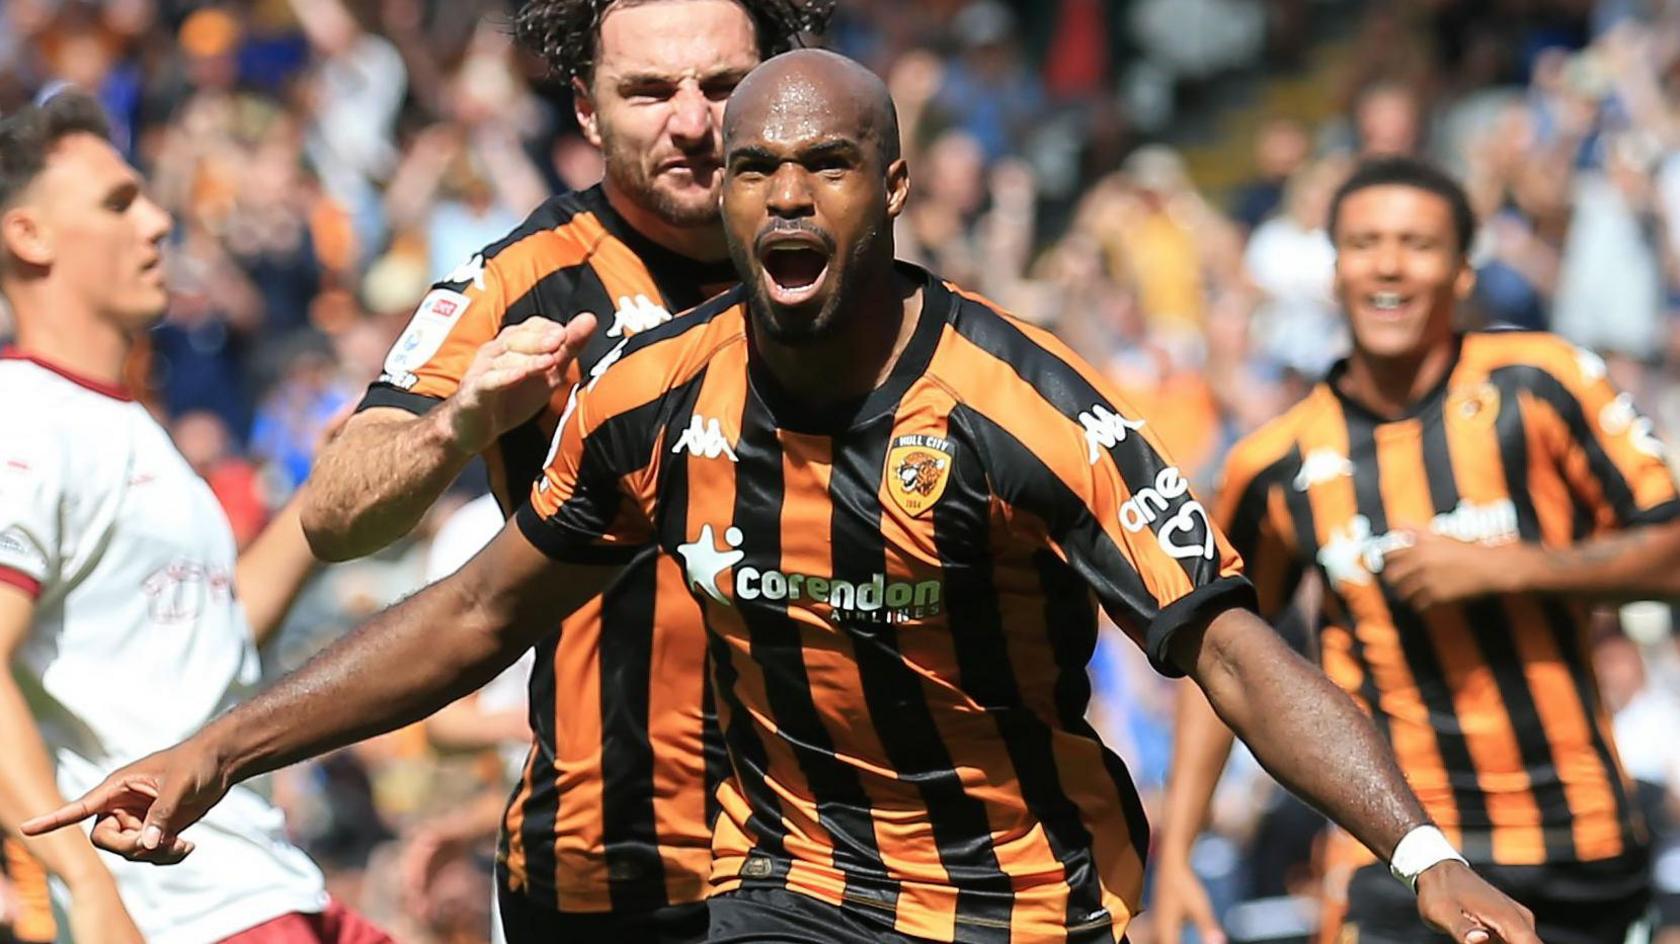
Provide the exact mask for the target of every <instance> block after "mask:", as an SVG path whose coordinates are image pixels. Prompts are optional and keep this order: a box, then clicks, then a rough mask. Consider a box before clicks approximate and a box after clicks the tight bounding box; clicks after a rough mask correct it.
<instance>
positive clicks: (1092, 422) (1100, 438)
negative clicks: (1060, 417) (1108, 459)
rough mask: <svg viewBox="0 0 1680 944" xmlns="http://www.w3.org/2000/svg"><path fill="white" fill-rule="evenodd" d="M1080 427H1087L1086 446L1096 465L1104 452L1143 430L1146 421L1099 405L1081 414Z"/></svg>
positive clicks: (1092, 462)
mask: <svg viewBox="0 0 1680 944" xmlns="http://www.w3.org/2000/svg"><path fill="white" fill-rule="evenodd" d="M1079 425H1080V426H1083V427H1085V444H1086V446H1087V447H1088V448H1089V449H1090V453H1091V464H1092V465H1096V464H1097V460H1098V459H1101V458H1102V456H1103V453H1104V452H1106V451H1108V450H1110V449H1113V448H1114V447H1115V446H1117V445H1119V444H1120V443H1123V442H1125V441H1126V437H1127V436H1128V435H1130V434H1131V433H1135V432H1137V431H1138V430H1140V429H1142V428H1143V426H1144V421H1143V420H1131V419H1127V418H1126V417H1124V416H1121V415H1120V414H1118V413H1116V412H1114V411H1113V410H1110V409H1108V408H1107V407H1105V406H1103V405H1102V404H1100V403H1099V404H1097V405H1096V406H1093V407H1091V408H1090V409H1089V410H1087V411H1085V412H1084V413H1081V414H1079Z"/></svg>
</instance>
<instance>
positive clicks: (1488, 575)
mask: <svg viewBox="0 0 1680 944" xmlns="http://www.w3.org/2000/svg"><path fill="white" fill-rule="evenodd" d="M1411 535H1412V544H1411V546H1410V547H1403V548H1398V549H1396V550H1393V551H1390V552H1389V553H1388V554H1387V555H1385V557H1384V561H1383V572H1382V579H1383V580H1384V581H1385V582H1387V583H1388V584H1389V585H1390V586H1392V587H1394V588H1395V590H1396V591H1398V592H1399V593H1400V595H1401V597H1402V598H1404V599H1405V600H1406V602H1407V603H1409V604H1411V605H1412V606H1413V607H1416V608H1418V609H1424V608H1427V607H1431V606H1440V605H1443V604H1447V603H1456V602H1458V601H1460V600H1465V599H1468V598H1471V597H1478V596H1486V595H1489V594H1499V593H1555V594H1563V595H1566V596H1574V597H1580V598H1583V599H1586V600H1591V601H1595V602H1621V601H1626V600H1638V599H1674V598H1677V597H1680V520H1676V521H1669V522H1664V523H1662V524H1652V525H1643V526H1639V527H1634V528H1629V529H1628V530H1626V531H1619V532H1616V533H1614V534H1608V535H1604V536H1602V537H1596V538H1590V539H1588V540H1585V541H1581V542H1580V543H1578V544H1572V545H1570V546H1568V547H1556V548H1553V547H1542V546H1541V545H1538V544H1526V543H1513V544H1500V545H1494V546H1487V545H1482V544H1470V543H1466V542H1464V541H1459V540H1456V539H1454V538H1450V537H1444V536H1442V535H1439V534H1431V533H1428V532H1421V531H1414V532H1411Z"/></svg>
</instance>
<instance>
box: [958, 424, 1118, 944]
mask: <svg viewBox="0 0 1680 944" xmlns="http://www.w3.org/2000/svg"><path fill="white" fill-rule="evenodd" d="M951 424H952V434H953V436H955V437H957V438H958V442H959V446H958V449H957V453H956V460H955V461H956V466H955V468H953V469H952V472H951V477H950V480H949V482H948V484H947V485H946V493H945V497H944V498H943V500H941V501H940V502H939V503H938V504H936V505H934V506H933V527H934V544H935V546H936V548H937V550H938V553H939V558H940V564H941V566H942V567H943V579H944V582H945V596H946V600H947V606H946V614H947V618H948V620H949V622H950V625H951V626H952V633H951V636H952V642H953V645H954V646H955V647H956V658H957V668H958V673H959V675H960V677H961V679H960V681H961V684H962V687H963V692H964V693H965V694H967V695H968V697H969V698H971V699H972V700H973V701H974V702H975V703H976V704H978V705H980V706H981V707H982V708H984V709H985V710H986V713H987V714H988V715H989V716H990V717H991V718H992V719H993V721H994V723H996V725H997V729H998V734H999V735H1000V736H1001V737H1002V738H1003V744H1004V749H1005V751H1007V753H1008V755H1009V761H1010V765H1011V766H1012V767H1013V768H1014V770H1015V776H1016V778H1017V780H1018V782H1019V784H1020V791H1021V798H1022V800H1023V802H1025V803H1026V806H1027V809H1028V810H1029V811H1030V812H1031V813H1032V816H1033V819H1034V820H1035V821H1037V822H1039V823H1041V824H1043V827H1044V836H1045V840H1046V842H1048V843H1049V846H1050V852H1051V854H1052V855H1054V856H1055V857H1056V861H1058V862H1060V863H1061V864H1062V869H1063V872H1064V875H1065V877H1064V879H1063V880H1064V881H1065V882H1066V883H1067V885H1068V891H1069V898H1068V920H1069V923H1070V924H1071V925H1074V926H1077V925H1078V924H1079V923H1082V922H1084V921H1086V920H1088V919H1089V918H1090V916H1091V915H1094V914H1097V913H1098V912H1100V911H1101V910H1102V907H1103V904H1102V885H1101V880H1100V876H1099V875H1098V873H1097V869H1096V865H1095V862H1094V861H1093V856H1092V851H1091V834H1090V832H1089V831H1088V830H1087V829H1086V828H1085V824H1084V820H1083V819H1082V818H1081V816H1080V812H1079V807H1078V806H1077V805H1076V804H1075V803H1074V802H1073V800H1072V799H1070V798H1069V797H1068V795H1067V793H1066V791H1065V790H1063V788H1062V780H1061V774H1060V772H1059V771H1058V770H1057V765H1056V755H1055V753H1054V752H1053V751H1052V749H1051V744H1052V737H1053V732H1052V729H1051V727H1050V725H1049V719H1045V718H1041V717H1039V716H1038V715H1037V714H1036V713H1035V712H1033V710H1032V709H1031V708H1029V707H1028V706H1027V704H1026V702H1025V700H1024V699H1023V698H1022V696H1021V691H1020V686H1019V683H1018V681H1017V679H1016V677H1015V673H1014V672H1012V671H1011V670H1010V666H1011V665H1012V664H1013V662H1012V660H1011V658H1010V654H1009V643H1008V638H1007V636H1006V635H1005V633H1004V628H1003V616H1002V613H1001V611H1000V609H999V607H998V587H997V581H996V576H995V573H994V571H995V567H996V564H995V560H994V558H993V555H992V535H991V529H992V527H993V521H992V520H991V516H990V513H989V497H990V495H989V493H988V491H987V487H986V475H985V471H984V469H983V468H982V467H981V464H980V461H979V456H978V454H977V451H976V449H975V448H972V447H971V446H972V444H973V443H974V442H975V437H974V435H973V433H972V431H970V430H967V429H966V427H967V426H968V422H967V419H966V418H965V417H964V415H963V414H961V413H960V412H959V413H954V414H953V415H952V417H951ZM1079 594H1080V596H1081V597H1082V598H1088V597H1089V594H1090V590H1089V588H1087V587H1085V586H1081V587H1080V590H1079ZM1088 622H1090V623H1094V620H1089V621H1088ZM1069 631H1070V632H1085V633H1090V632H1094V625H1092V626H1091V628H1089V629H1084V628H1072V629H1070V630H1069ZM1080 671H1081V673H1083V671H1084V670H1083V668H1081V670H1080Z"/></svg>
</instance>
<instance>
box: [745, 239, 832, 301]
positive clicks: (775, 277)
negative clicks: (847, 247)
mask: <svg viewBox="0 0 1680 944" xmlns="http://www.w3.org/2000/svg"><path fill="white" fill-rule="evenodd" d="M832 257H833V250H832V249H831V248H830V246H829V243H828V241H827V240H825V239H824V238H823V237H822V236H820V235H819V234H817V233H815V232H812V231H811V230H806V229H784V230H771V231H770V232H768V233H766V234H765V235H763V236H761V237H759V240H758V258H759V263H760V265H761V267H762V268H763V271H764V276H763V278H764V291H765V294H766V295H767V296H769V299H770V301H772V302H774V303H775V304H777V305H781V306H784V307H795V306H798V305H803V304H805V303H806V302H809V301H810V300H811V299H813V298H815V297H816V295H817V293H818V292H819V291H821V290H822V286H823V282H824V280H825V279H827V277H828V269H829V260H830V259H831V258H832Z"/></svg>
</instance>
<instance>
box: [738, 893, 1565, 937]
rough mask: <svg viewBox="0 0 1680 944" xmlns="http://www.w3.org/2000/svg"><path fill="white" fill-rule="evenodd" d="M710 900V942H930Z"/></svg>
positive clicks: (838, 915) (808, 908)
mask: <svg viewBox="0 0 1680 944" xmlns="http://www.w3.org/2000/svg"><path fill="white" fill-rule="evenodd" d="M709 904H710V905H711V911H712V931H711V934H710V935H709V936H708V937H707V938H706V940H707V941H708V942H710V944H933V942H931V941H928V940H927V939H926V938H920V937H910V936H908V935H904V934H898V933H895V932H893V931H892V930H891V929H890V928H889V927H888V926H887V925H885V924H884V923H882V922H877V921H871V920H868V919H866V918H864V917H863V916H860V915H857V914H854V913H852V912H850V911H847V910H845V909H844V908H837V907H835V906H834V905H831V904H829V903H828V902H826V901H818V900H817V899H815V898H811V897H810V896H808V895H800V894H797V893H795V892H790V891H786V890H785V889H780V888H743V889H738V890H736V891H733V892H729V893H728V894H724V895H717V896H715V897H713V898H712V899H711V901H710V902H709ZM993 933H997V932H993ZM1112 940H1114V938H1113V932H1112V931H1111V930H1109V929H1108V928H1096V929H1094V930H1091V931H1087V932H1082V933H1079V934H1072V935H1069V936H1068V937H1067V944H1097V942H1098V941H1104V942H1106V941H1112ZM1548 944H1549V942H1548Z"/></svg>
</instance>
